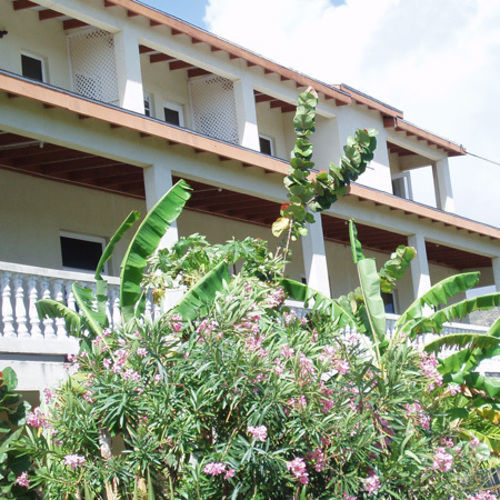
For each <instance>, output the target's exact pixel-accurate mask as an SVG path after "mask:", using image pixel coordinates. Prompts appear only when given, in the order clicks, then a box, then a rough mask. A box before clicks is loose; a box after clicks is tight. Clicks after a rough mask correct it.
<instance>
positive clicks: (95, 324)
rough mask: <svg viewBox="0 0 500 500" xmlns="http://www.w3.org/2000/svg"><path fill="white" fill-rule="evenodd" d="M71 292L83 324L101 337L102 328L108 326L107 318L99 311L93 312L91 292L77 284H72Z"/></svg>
mask: <svg viewBox="0 0 500 500" xmlns="http://www.w3.org/2000/svg"><path fill="white" fill-rule="evenodd" d="M71 291H72V292H73V295H74V297H75V301H76V303H77V305H78V308H79V309H80V311H81V313H82V315H83V317H84V319H85V323H87V325H88V327H89V328H90V329H91V330H92V331H93V332H94V334H95V335H101V334H102V330H103V328H105V327H106V326H107V325H108V318H107V316H106V314H103V313H102V312H100V311H94V309H93V303H94V296H93V295H92V290H90V289H89V288H84V287H82V286H81V285H80V284H78V283H76V282H75V283H73V285H72V286H71Z"/></svg>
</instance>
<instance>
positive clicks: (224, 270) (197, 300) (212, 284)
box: [174, 261, 229, 321]
mask: <svg viewBox="0 0 500 500" xmlns="http://www.w3.org/2000/svg"><path fill="white" fill-rule="evenodd" d="M227 281H229V270H228V265H227V262H224V261H223V262H220V263H219V264H217V266H215V267H214V268H213V269H212V270H211V271H210V272H208V273H207V274H205V276H203V278H201V279H200V280H199V281H198V282H197V283H196V284H195V285H193V286H192V287H191V288H190V289H189V290H188V292H187V293H186V295H184V297H182V299H181V301H180V302H179V303H178V304H177V306H175V308H174V312H175V313H177V314H180V315H181V316H182V319H183V320H184V321H186V320H191V321H192V320H194V319H196V318H197V317H200V316H203V315H204V314H205V313H206V312H207V310H208V307H209V305H210V304H211V303H212V302H213V300H214V298H215V294H216V293H217V292H218V291H220V290H222V288H223V286H224V282H227Z"/></svg>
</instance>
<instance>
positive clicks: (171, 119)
mask: <svg viewBox="0 0 500 500" xmlns="http://www.w3.org/2000/svg"><path fill="white" fill-rule="evenodd" d="M163 113H164V118H165V121H166V122H167V123H171V124H172V125H177V126H178V127H184V113H183V111H182V106H181V105H179V104H174V103H173V102H164V103H163Z"/></svg>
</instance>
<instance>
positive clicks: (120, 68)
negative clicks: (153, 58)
mask: <svg viewBox="0 0 500 500" xmlns="http://www.w3.org/2000/svg"><path fill="white" fill-rule="evenodd" d="M114 44H115V56H116V73H117V79H118V93H119V96H120V107H122V108H124V109H128V110H130V111H135V112H137V113H141V114H144V94H143V89H142V73H141V59H140V55H139V41H138V40H137V38H136V37H135V36H133V35H132V34H131V33H128V32H127V31H126V30H123V31H120V32H118V33H116V34H115V36H114Z"/></svg>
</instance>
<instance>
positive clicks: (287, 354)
mask: <svg viewBox="0 0 500 500" xmlns="http://www.w3.org/2000/svg"><path fill="white" fill-rule="evenodd" d="M294 354H295V351H294V350H293V349H292V348H291V347H289V346H288V345H287V344H285V345H284V346H281V355H282V356H283V357H284V358H292V357H293V355H294Z"/></svg>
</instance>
